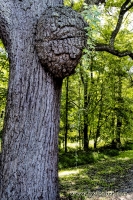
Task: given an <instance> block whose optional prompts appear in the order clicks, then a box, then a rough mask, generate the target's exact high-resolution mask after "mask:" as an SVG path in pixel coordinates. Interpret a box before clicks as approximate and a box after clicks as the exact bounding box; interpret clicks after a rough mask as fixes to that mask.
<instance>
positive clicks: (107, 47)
mask: <svg viewBox="0 0 133 200" xmlns="http://www.w3.org/2000/svg"><path fill="white" fill-rule="evenodd" d="M95 50H96V51H106V52H108V53H111V54H113V55H115V56H118V57H124V56H129V57H130V58H131V59H133V53H132V52H131V51H128V50H127V51H119V50H116V49H114V48H111V47H110V45H108V44H96V46H95Z"/></svg>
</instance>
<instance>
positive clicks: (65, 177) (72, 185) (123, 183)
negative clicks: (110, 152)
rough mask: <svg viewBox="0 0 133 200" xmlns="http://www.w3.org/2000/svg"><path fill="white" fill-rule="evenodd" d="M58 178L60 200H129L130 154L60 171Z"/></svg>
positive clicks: (132, 185)
mask: <svg viewBox="0 0 133 200" xmlns="http://www.w3.org/2000/svg"><path fill="white" fill-rule="evenodd" d="M59 177H60V194H61V196H62V198H61V199H62V200H63V199H64V200H65V199H67V200H132V199H133V150H128V151H123V152H120V154H119V156H114V157H109V158H105V159H102V160H100V161H97V162H95V163H92V164H87V165H83V166H80V167H79V166H78V167H77V168H76V167H75V168H71V169H69V170H67V169H66V170H61V171H60V172H59Z"/></svg>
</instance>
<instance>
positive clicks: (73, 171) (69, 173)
mask: <svg viewBox="0 0 133 200" xmlns="http://www.w3.org/2000/svg"><path fill="white" fill-rule="evenodd" d="M81 171H82V169H81V170H80V169H73V170H67V171H61V172H59V176H60V177H61V176H69V175H71V174H79V173H80V172H81Z"/></svg>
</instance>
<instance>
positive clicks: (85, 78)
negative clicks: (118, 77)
mask: <svg viewBox="0 0 133 200" xmlns="http://www.w3.org/2000/svg"><path fill="white" fill-rule="evenodd" d="M88 104H89V101H88V76H87V75H86V74H85V75H84V129H83V133H84V151H88Z"/></svg>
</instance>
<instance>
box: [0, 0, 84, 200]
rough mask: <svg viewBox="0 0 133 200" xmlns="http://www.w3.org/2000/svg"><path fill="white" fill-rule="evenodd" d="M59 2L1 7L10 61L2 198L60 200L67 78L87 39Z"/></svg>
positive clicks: (0, 29) (0, 27)
mask: <svg viewBox="0 0 133 200" xmlns="http://www.w3.org/2000/svg"><path fill="white" fill-rule="evenodd" d="M59 3H60V4H62V0H50V1H47V0H29V1H27V0H23V1H15V0H14V1H12V0H8V1H7V0H1V3H0V38H2V40H3V42H4V44H5V46H6V49H7V51H8V55H9V61H10V78H9V89H8V97H7V107H6V115H5V123H4V135H3V140H2V141H3V143H2V163H1V172H2V177H1V194H0V199H2V200H7V199H13V200H19V199H24V200H28V199H35V200H37V199H43V200H57V199H59V191H58V162H57V160H58V131H59V108H60V93H61V85H62V79H63V78H64V77H65V76H68V75H70V74H71V73H72V72H73V71H74V68H75V67H76V65H77V63H78V61H79V59H80V57H81V55H82V49H83V47H84V45H85V41H86V39H85V31H84V27H85V23H84V21H83V19H82V17H81V16H80V15H79V14H76V12H75V11H72V10H71V9H70V8H63V6H58V7H55V6H57V5H58V4H59ZM48 6H52V7H49V8H48ZM46 8H47V9H46ZM44 10H45V12H44ZM48 16H49V17H48ZM69 16H71V18H69ZM71 19H72V20H71ZM76 20H78V22H79V24H78V25H77V21H76ZM65 26H67V28H64V27H65ZM46 27H47V29H46ZM59 27H60V28H59ZM70 36H71V38H70ZM70 44H71V45H70ZM54 77H56V78H54Z"/></svg>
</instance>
